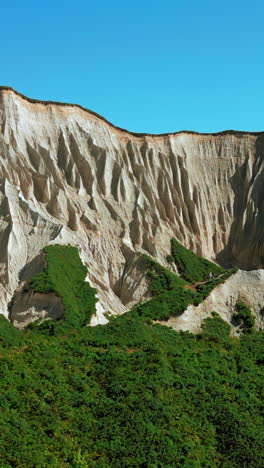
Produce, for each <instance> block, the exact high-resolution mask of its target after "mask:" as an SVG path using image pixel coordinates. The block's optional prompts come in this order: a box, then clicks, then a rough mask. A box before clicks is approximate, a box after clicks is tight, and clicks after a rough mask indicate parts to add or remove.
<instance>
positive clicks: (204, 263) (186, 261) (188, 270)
mask: <svg viewBox="0 0 264 468" xmlns="http://www.w3.org/2000/svg"><path fill="white" fill-rule="evenodd" d="M171 255H172V257H173V259H174V262H175V264H176V265H177V268H178V271H179V273H180V275H181V276H182V277H183V278H184V279H185V280H186V281H189V282H190V283H195V282H197V281H205V280H207V279H208V278H209V274H210V272H211V273H212V274H213V275H216V276H219V275H220V274H221V273H224V271H225V270H224V269H223V268H221V267H220V266H218V265H216V264H215V263H212V262H210V261H209V260H206V259H204V258H202V257H199V256H198V255H196V254H194V253H193V252H192V251H191V250H189V249H186V248H185V247H183V245H181V244H180V243H179V242H178V241H177V240H176V239H172V240H171Z"/></svg>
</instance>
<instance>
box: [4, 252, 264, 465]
mask: <svg viewBox="0 0 264 468" xmlns="http://www.w3.org/2000/svg"><path fill="white" fill-rule="evenodd" d="M58 247H59V246H54V247H53V248H51V249H50V248H47V249H45V253H46V259H47V267H46V269H45V271H44V274H43V275H42V276H40V275H38V277H37V278H34V279H33V281H32V282H31V284H30V287H35V288H38V290H41V291H54V292H56V293H57V294H60V295H61V297H62V298H63V300H64V301H65V302H64V303H65V316H64V318H63V319H62V320H60V321H58V322H56V323H55V324H54V323H51V322H46V323H45V324H43V326H40V327H33V328H32V329H26V330H25V331H24V332H23V333H20V332H18V331H17V330H15V329H14V328H13V327H12V325H11V324H10V323H9V322H7V320H5V319H3V318H1V317H0V382H1V399H0V412H1V418H0V468H37V467H38V468H111V467H112V468H132V467H134V468H136V467H153V468H154V467H167V468H169V467H175V468H181V467H183V468H200V467H204V468H220V467H224V468H229V467H230V468H231V467H232V468H256V467H262V466H264V452H263V446H264V424H263V423H264V418H263V379H264V367H263V346H264V334H263V333H262V332H257V331H256V330H254V329H253V328H252V327H251V325H252V322H251V321H250V316H249V315H248V312H247V311H245V305H244V304H242V305H241V304H239V305H238V314H240V318H239V320H241V321H242V322H240V324H241V323H242V324H244V325H246V326H250V327H251V330H252V332H251V333H247V334H242V335H241V338H240V339H237V338H231V337H230V336H229V332H230V326H229V325H228V324H227V323H226V322H224V321H223V320H222V319H221V318H220V317H219V316H218V315H217V314H216V313H212V317H210V318H208V319H206V320H205V322H204V324H203V326H202V331H201V333H200V334H199V335H197V336H195V335H193V334H191V333H189V332H176V331H175V330H172V329H170V328H167V327H163V326H160V325H153V324H152V320H150V319H149V318H151V319H153V318H168V317H169V316H171V315H172V314H177V313H180V312H181V311H182V310H184V309H185V308H186V306H187V305H188V303H195V302H197V301H198V302H199V301H200V300H202V294H201V293H197V292H196V291H194V290H192V289H188V288H185V287H184V286H185V283H178V278H177V277H176V278H177V279H174V278H173V277H174V276H175V275H173V273H170V272H169V273H170V274H168V272H167V270H166V269H163V267H161V266H159V265H158V264H156V262H154V265H153V262H152V261H151V262H150V263H149V266H150V272H152V276H150V277H149V278H150V280H151V281H154V283H155V284H156V286H154V289H152V290H153V292H154V293H155V294H156V295H155V296H154V297H153V298H152V299H151V300H150V301H148V302H146V303H145V304H140V305H138V306H137V307H135V308H134V309H133V310H132V311H130V312H128V313H127V314H125V315H123V316H121V317H117V318H112V319H110V322H109V323H108V324H107V325H105V326H97V327H87V326H82V325H84V324H85V323H86V320H87V315H89V310H90V309H91V307H92V306H93V305H94V304H95V302H93V301H95V298H94V291H93V290H92V289H91V290H89V292H90V293H91V296H89V295H86V290H85V289H84V290H83V289H82V285H83V281H84V279H85V275H86V269H84V267H83V265H82V264H81V262H80V259H79V256H78V252H77V249H75V250H69V249H68V248H66V249H65V248H63V249H62V248H58ZM164 270H165V271H164ZM153 275H154V278H153ZM155 275H157V276H158V277H160V278H159V279H158V280H157V278H156V277H155ZM171 275H172V276H173V277H172V276H171ZM223 277H224V275H223ZM223 277H221V278H223ZM62 282H64V284H65V288H64V287H63V285H62ZM211 286H212V284H211V285H210V287H211ZM66 289H67V290H66ZM68 289H70V291H69V290H68ZM160 290H161V291H162V292H161V293H160V294H159V295H158V291H160ZM83 291H84V292H83ZM92 298H93V301H92ZM89 301H91V303H90V304H89ZM71 302H72V303H71ZM87 303H88V305H89V310H88V312H87V309H88V305H87ZM70 306H71V307H70ZM242 306H243V307H242ZM76 311H77V312H76ZM75 313H77V315H76V316H77V319H76V318H74V317H75ZM63 323H66V324H67V327H68V328H67V333H65V334H62V333H61V331H62V330H63ZM55 325H59V326H60V329H59V330H60V333H57V332H58V329H56V327H55V328H52V327H54V326H55ZM44 326H46V327H47V328H46V329H45V328H44V329H43V327H44ZM252 326H253V325H252ZM49 327H50V328H49ZM51 330H53V332H54V333H53V334H52V333H49V335H50V336H48V337H47V336H46V334H45V332H48V331H49V332H50V331H51Z"/></svg>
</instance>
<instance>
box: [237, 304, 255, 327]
mask: <svg viewBox="0 0 264 468" xmlns="http://www.w3.org/2000/svg"><path fill="white" fill-rule="evenodd" d="M236 310H237V312H236V313H235V314H234V315H233V317H232V320H233V323H234V325H235V326H237V327H238V326H239V327H240V329H241V331H242V332H243V333H250V332H252V330H253V328H254V325H255V318H254V317H253V315H252V312H251V310H250V308H249V307H248V306H247V305H246V304H244V303H243V302H237V304H236Z"/></svg>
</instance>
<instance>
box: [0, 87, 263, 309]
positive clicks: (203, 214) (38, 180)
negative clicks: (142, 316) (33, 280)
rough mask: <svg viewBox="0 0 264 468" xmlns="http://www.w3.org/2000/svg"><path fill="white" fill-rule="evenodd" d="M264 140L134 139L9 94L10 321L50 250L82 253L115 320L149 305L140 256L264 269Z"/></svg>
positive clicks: (2, 135) (1, 258)
mask: <svg viewBox="0 0 264 468" xmlns="http://www.w3.org/2000/svg"><path fill="white" fill-rule="evenodd" d="M263 143H264V134H263V133H246V132H245V133H243V132H234V131H229V132H228V131H227V132H223V133H219V134H214V135H211V134H197V133H194V132H179V133H175V134H166V135H157V136H155V135H147V134H146V135H143V134H133V133H130V132H127V131H125V130H123V129H120V128H117V127H114V126H113V125H112V124H110V123H109V122H107V121H106V120H105V119H103V118H101V117H100V116H98V115H97V114H95V113H92V112H90V111H87V110H86V109H83V108H81V107H78V106H75V105H61V104H58V103H45V102H44V103H42V102H38V101H34V100H30V99H28V98H25V97H24V96H22V95H19V94H18V93H16V92H15V91H13V90H11V89H7V88H1V89H0V213H1V219H0V237H1V243H0V284H1V294H0V301H1V304H0V306H1V313H4V314H5V315H7V314H8V311H7V303H8V302H9V301H10V299H11V297H12V295H13V292H14V291H15V289H16V288H17V285H18V281H19V275H20V273H21V270H22V269H23V268H25V265H27V264H29V263H30V262H32V261H33V260H34V258H35V257H36V256H37V255H38V254H39V252H40V251H41V249H42V248H43V247H44V246H45V245H47V244H49V243H63V244H67V243H70V244H72V245H76V246H78V247H79V250H80V253H81V256H82V259H83V261H84V262H85V263H86V264H87V266H88V267H89V275H90V280H91V283H92V285H93V286H94V287H96V288H97V290H98V296H99V299H100V303H101V306H102V308H103V309H104V310H105V311H106V312H111V313H122V312H124V311H126V310H127V308H128V307H130V306H131V305H133V303H135V302H138V301H139V300H141V299H144V298H146V297H147V285H146V280H145V275H144V271H143V270H142V267H141V265H139V264H138V263H137V262H138V252H141V251H144V252H147V253H148V254H150V255H153V256H154V257H155V258H156V259H157V260H158V261H160V262H161V263H164V262H165V260H164V258H165V256H166V255H167V254H168V253H169V250H170V239H171V238H172V237H176V238H177V239H178V240H179V241H180V242H181V243H183V244H184V245H185V246H186V247H189V248H191V249H192V250H193V251H194V252H196V253H198V254H200V255H203V256H204V257H206V258H208V259H212V260H216V261H218V262H219V263H220V264H221V265H224V266H230V264H232V265H236V266H238V267H240V268H243V269H248V270H250V269H258V268H262V267H263V263H264V248H263V199H264V198H263V193H262V192H263V187H264V184H263V154H264V153H263V149H264V145H263Z"/></svg>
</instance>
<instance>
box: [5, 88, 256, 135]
mask: <svg viewBox="0 0 264 468" xmlns="http://www.w3.org/2000/svg"><path fill="white" fill-rule="evenodd" d="M3 91H11V92H13V93H14V94H16V95H17V96H19V97H20V98H22V99H24V100H25V101H27V102H30V103H31V104H42V105H44V106H49V105H54V106H61V107H63V106H64V107H76V108H78V109H81V110H82V111H84V112H86V113H88V114H91V115H93V116H95V117H97V118H98V119H100V120H102V121H103V122H105V123H106V124H108V125H109V126H110V127H112V128H114V129H115V130H118V131H121V132H124V133H128V134H129V135H133V136H136V137H145V136H149V137H154V138H155V137H166V136H173V135H180V134H188V135H201V136H222V135H236V136H242V135H256V136H260V135H263V134H264V131H261V132H250V131H240V130H223V131H221V132H213V133H212V132H208V133H204V132H196V131H194V130H180V131H177V132H168V133H139V132H131V131H130V130H127V129H125V128H121V127H118V126H117V125H114V124H113V123H111V122H109V120H107V119H106V118H105V117H103V116H102V115H100V114H98V113H97V112H94V111H92V110H90V109H87V108H86V107H83V106H81V105H80V104H73V103H67V102H58V101H41V100H40V99H32V98H29V97H27V96H25V95H24V94H22V93H20V92H18V91H16V90H15V89H14V88H12V87H11V86H0V93H2V92H3Z"/></svg>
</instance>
